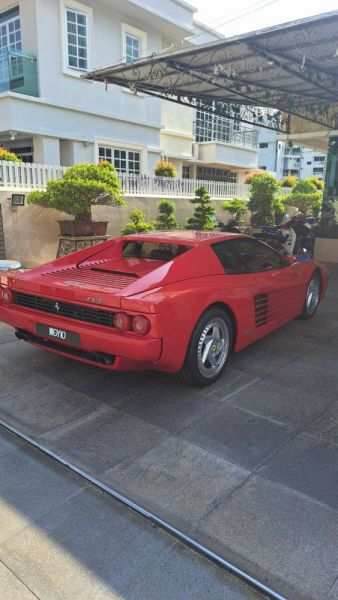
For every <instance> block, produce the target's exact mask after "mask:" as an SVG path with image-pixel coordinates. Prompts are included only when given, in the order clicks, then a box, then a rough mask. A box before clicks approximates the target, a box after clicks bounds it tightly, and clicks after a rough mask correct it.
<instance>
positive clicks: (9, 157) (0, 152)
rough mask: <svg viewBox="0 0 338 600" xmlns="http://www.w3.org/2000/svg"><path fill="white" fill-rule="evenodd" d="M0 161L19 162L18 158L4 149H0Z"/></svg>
mask: <svg viewBox="0 0 338 600" xmlns="http://www.w3.org/2000/svg"><path fill="white" fill-rule="evenodd" d="M0 160H6V161H10V162H21V161H20V158H19V157H18V156H17V155H16V154H14V152H10V151H9V150H6V148H0Z"/></svg>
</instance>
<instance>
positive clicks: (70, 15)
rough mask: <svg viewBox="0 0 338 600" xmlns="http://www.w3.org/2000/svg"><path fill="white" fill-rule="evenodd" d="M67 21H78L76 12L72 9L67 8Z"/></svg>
mask: <svg viewBox="0 0 338 600" xmlns="http://www.w3.org/2000/svg"><path fill="white" fill-rule="evenodd" d="M67 21H70V22H72V23H75V22H76V14H75V12H73V11H72V10H67Z"/></svg>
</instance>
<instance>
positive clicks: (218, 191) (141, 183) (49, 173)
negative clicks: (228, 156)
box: [0, 161, 290, 200]
mask: <svg viewBox="0 0 338 600" xmlns="http://www.w3.org/2000/svg"><path fill="white" fill-rule="evenodd" d="M66 170H67V167H60V166H55V165H42V164H34V163H33V164H30V163H19V162H5V161H0V192H1V191H6V192H8V191H20V192H22V193H24V192H27V193H28V192H30V191H31V190H36V189H37V190H44V189H45V188H46V185H47V182H48V181H49V180H51V179H62V177H63V175H64V173H65V172H66ZM118 177H119V180H120V182H121V187H122V191H123V194H124V196H126V197H127V198H128V197H143V198H173V199H175V198H176V199H180V198H187V199H191V198H193V197H194V196H195V191H196V189H197V188H199V187H201V186H204V187H205V188H206V189H207V190H208V192H209V194H210V197H211V198H213V199H215V200H218V199H219V200H221V199H224V198H234V197H238V198H248V197H249V188H250V186H249V185H245V184H244V183H232V182H228V181H205V180H202V179H180V178H179V177H172V178H171V177H155V176H153V175H125V174H123V173H120V174H118ZM289 192H290V190H289V189H288V188H280V194H281V195H286V194H288V193H289Z"/></svg>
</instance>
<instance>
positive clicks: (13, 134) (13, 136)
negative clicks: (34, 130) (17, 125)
mask: <svg viewBox="0 0 338 600" xmlns="http://www.w3.org/2000/svg"><path fill="white" fill-rule="evenodd" d="M8 133H9V137H10V139H11V141H13V140H15V138H16V137H17V135H18V132H17V131H9V132H8Z"/></svg>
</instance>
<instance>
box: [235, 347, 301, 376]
mask: <svg viewBox="0 0 338 600" xmlns="http://www.w3.org/2000/svg"><path fill="white" fill-rule="evenodd" d="M290 360H291V358H290V357H285V356H277V355H276V354H273V353H272V352H268V351H265V350H261V349H260V348H259V347H257V346H256V345H255V344H253V345H252V346H249V347H248V348H245V349H244V350H241V351H240V352H238V353H237V354H234V355H233V357H232V359H231V366H232V367H234V368H235V369H239V370H240V371H247V372H248V373H251V374H252V375H256V376H257V377H264V376H265V375H266V374H267V373H272V372H274V371H276V370H278V369H280V368H281V367H282V366H284V365H286V364H287V363H288V362H290Z"/></svg>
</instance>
